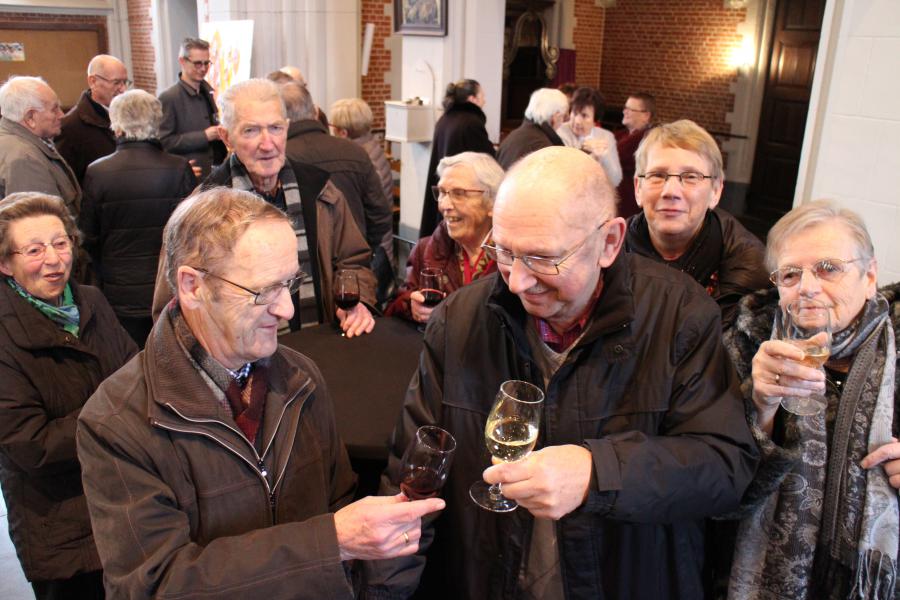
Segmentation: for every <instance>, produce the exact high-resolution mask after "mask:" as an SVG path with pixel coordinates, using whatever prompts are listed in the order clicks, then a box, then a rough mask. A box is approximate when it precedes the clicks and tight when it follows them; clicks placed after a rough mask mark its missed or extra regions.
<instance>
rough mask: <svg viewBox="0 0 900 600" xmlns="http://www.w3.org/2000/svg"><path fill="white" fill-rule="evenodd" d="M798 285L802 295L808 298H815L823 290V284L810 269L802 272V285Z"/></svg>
mask: <svg viewBox="0 0 900 600" xmlns="http://www.w3.org/2000/svg"><path fill="white" fill-rule="evenodd" d="M797 285H798V286H799V292H800V295H802V296H804V297H807V298H812V297H814V296H815V295H816V294H818V293H819V292H820V291H821V290H822V282H821V281H819V278H818V277H816V276H815V275H814V274H813V272H812V270H810V269H803V270H802V271H800V283H798V284H797Z"/></svg>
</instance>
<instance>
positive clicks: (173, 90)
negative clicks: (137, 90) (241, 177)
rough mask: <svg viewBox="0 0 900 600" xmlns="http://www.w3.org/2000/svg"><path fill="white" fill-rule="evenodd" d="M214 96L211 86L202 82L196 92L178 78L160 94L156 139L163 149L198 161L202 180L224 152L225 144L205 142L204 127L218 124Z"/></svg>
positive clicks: (218, 161)
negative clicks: (161, 113)
mask: <svg viewBox="0 0 900 600" xmlns="http://www.w3.org/2000/svg"><path fill="white" fill-rule="evenodd" d="M213 94H214V92H213V89H212V87H210V85H209V84H208V83H206V82H205V81H204V82H202V83H201V84H200V90H199V91H196V92H195V91H194V89H193V88H192V87H191V86H189V85H188V84H186V83H185V82H184V81H183V80H182V79H181V75H179V76H178V81H177V82H175V84H174V85H173V86H172V87H170V88H169V89H167V90H164V91H163V92H162V93H161V94H160V95H159V101H160V102H161V103H162V109H163V120H162V123H160V124H159V140H160V141H161V142H162V145H163V148H165V149H166V151H167V152H171V153H172V154H180V155H181V156H184V157H185V158H187V159H193V160H195V161H197V166H198V167H200V172H201V173H200V177H201V178H202V177H206V176H207V175H209V173H210V170H211V169H212V167H213V165H218V164H220V163H221V162H222V161H223V160H224V159H225V155H226V153H227V152H226V150H225V144H223V143H222V142H221V141H219V140H213V141H212V142H211V141H209V140H207V139H206V134H205V133H204V131H205V130H206V128H207V127H210V126H212V125H218V124H219V113H218V109H217V108H216V103H215V100H213Z"/></svg>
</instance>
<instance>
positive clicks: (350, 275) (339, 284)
mask: <svg viewBox="0 0 900 600" xmlns="http://www.w3.org/2000/svg"><path fill="white" fill-rule="evenodd" d="M334 303H335V304H336V305H337V307H338V308H342V309H344V310H350V309H352V308H353V307H354V306H356V305H357V304H359V279H358V278H357V277H356V271H348V270H342V271H338V274H337V277H335V278H334Z"/></svg>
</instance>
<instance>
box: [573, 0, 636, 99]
mask: <svg viewBox="0 0 900 600" xmlns="http://www.w3.org/2000/svg"><path fill="white" fill-rule="evenodd" d="M627 1H629V0H626V2H627ZM604 13H605V11H604V9H602V8H600V7H598V6H597V5H596V4H595V2H594V0H575V30H574V31H573V33H572V37H573V41H574V43H575V83H577V84H578V85H586V86H591V87H598V86H599V85H600V60H601V58H602V53H603V26H604V16H605V15H604Z"/></svg>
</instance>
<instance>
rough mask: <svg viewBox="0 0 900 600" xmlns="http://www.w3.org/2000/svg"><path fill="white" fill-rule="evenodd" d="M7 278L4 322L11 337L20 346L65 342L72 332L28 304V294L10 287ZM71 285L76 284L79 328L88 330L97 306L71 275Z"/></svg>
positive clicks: (0, 287)
mask: <svg viewBox="0 0 900 600" xmlns="http://www.w3.org/2000/svg"><path fill="white" fill-rule="evenodd" d="M5 279H6V278H5V277H3V278H2V279H0V322H2V326H3V327H5V328H6V330H7V332H8V333H9V338H10V340H11V341H12V342H13V343H14V344H15V345H16V346H18V347H19V348H24V349H27V350H43V349H46V348H55V347H59V346H61V345H62V344H63V343H64V342H63V340H64V338H65V337H66V336H67V335H68V334H67V333H66V332H65V331H63V330H62V329H61V328H60V327H59V326H58V325H56V324H55V323H54V322H53V321H51V320H50V319H48V318H47V317H45V316H44V315H42V314H41V313H40V312H39V311H38V310H37V309H36V308H35V307H33V306H32V305H30V304H28V302H27V301H26V300H25V298H22V297H21V296H20V295H19V294H17V293H16V292H15V290H13V289H12V288H11V287H9V284H8V283H6V281H5ZM69 285H71V286H72V297H73V298H74V300H75V304H77V305H78V310H79V313H80V320H79V329H80V330H81V331H84V330H85V328H86V327H87V326H88V324H89V323H90V322H91V320H92V319H93V318H94V307H93V305H92V304H91V303H90V302H84V301H83V298H82V294H81V289H80V288H79V286H78V284H77V283H75V282H74V281H73V280H71V279H70V280H69Z"/></svg>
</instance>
